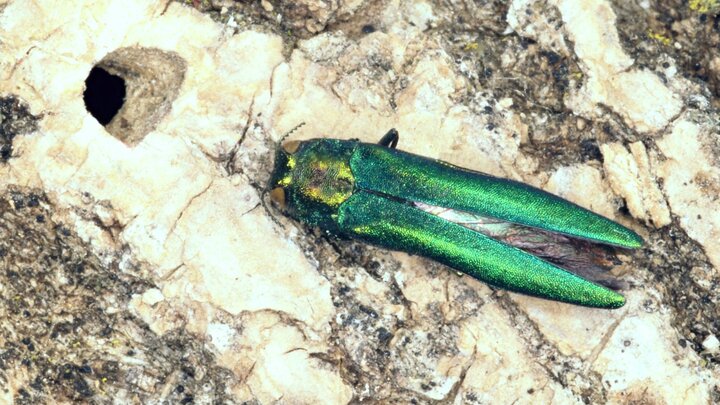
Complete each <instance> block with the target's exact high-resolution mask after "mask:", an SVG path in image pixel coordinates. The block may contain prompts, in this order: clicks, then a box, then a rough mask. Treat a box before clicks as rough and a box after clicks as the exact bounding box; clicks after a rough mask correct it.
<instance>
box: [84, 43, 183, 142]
mask: <svg viewBox="0 0 720 405" xmlns="http://www.w3.org/2000/svg"><path fill="white" fill-rule="evenodd" d="M186 70H187V63H186V62H185V60H183V59H182V58H181V57H180V56H179V55H178V54H176V53H174V52H168V51H163V50H160V49H156V48H142V47H128V48H120V49H117V50H115V51H113V52H111V53H109V54H108V55H107V56H105V57H104V58H103V59H102V60H101V61H100V62H98V63H97V64H96V65H95V66H94V67H93V68H92V69H91V70H90V74H89V75H88V77H87V79H86V80H85V91H84V93H83V99H84V101H85V107H86V108H87V110H88V112H89V113H90V114H91V115H92V116H93V117H95V119H97V120H98V122H99V123H100V124H102V125H103V126H104V127H105V129H106V130H107V131H108V132H109V133H110V134H111V135H113V136H114V137H116V138H118V139H120V140H121V141H123V142H124V143H126V144H128V145H136V144H137V143H138V142H140V141H141V140H142V139H143V138H144V137H145V135H147V134H148V133H150V132H151V131H153V130H154V129H155V128H156V127H157V125H158V123H160V121H161V120H162V119H163V118H164V117H165V116H166V115H167V114H168V113H169V112H170V109H171V107H172V103H173V101H175V99H176V98H177V95H178V92H179V90H180V86H181V85H182V82H183V80H184V78H185V72H186Z"/></svg>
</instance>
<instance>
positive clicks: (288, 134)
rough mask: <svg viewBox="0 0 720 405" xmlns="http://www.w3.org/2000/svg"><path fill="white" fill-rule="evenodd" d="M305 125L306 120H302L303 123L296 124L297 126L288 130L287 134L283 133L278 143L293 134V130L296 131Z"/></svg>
mask: <svg viewBox="0 0 720 405" xmlns="http://www.w3.org/2000/svg"><path fill="white" fill-rule="evenodd" d="M303 125H305V122H304V121H303V122H301V123H299V124H298V125H296V126H295V128H293V129H291V130H289V131H288V132H286V133H285V135H283V136H282V138H280V141H279V142H278V143H282V141H284V140H285V138H287V137H288V136H290V134H292V133H293V132H295V131H297V130H298V129H300V127H302V126H303Z"/></svg>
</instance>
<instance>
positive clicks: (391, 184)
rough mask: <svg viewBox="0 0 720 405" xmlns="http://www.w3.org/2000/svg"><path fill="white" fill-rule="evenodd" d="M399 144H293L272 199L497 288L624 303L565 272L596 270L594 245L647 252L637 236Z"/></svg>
mask: <svg viewBox="0 0 720 405" xmlns="http://www.w3.org/2000/svg"><path fill="white" fill-rule="evenodd" d="M397 141H398V134H397V131H395V130H391V131H390V132H388V133H387V134H386V135H385V136H384V137H383V138H382V140H381V141H380V143H379V144H368V143H362V142H359V141H353V140H350V141H344V140H338V139H312V140H308V141H291V142H287V143H285V144H284V145H283V146H282V148H278V152H277V155H276V161H275V170H274V173H273V175H272V179H271V184H270V188H271V190H272V191H271V193H270V196H271V199H272V200H273V201H275V202H276V203H278V204H279V205H280V206H282V207H283V209H284V210H285V211H286V212H287V214H288V215H289V216H291V217H293V218H295V219H297V220H300V221H303V222H305V223H308V224H310V225H313V226H318V227H320V228H323V229H326V230H328V231H330V232H332V233H334V234H336V235H340V236H345V237H351V238H356V239H360V240H362V241H365V242H367V243H370V244H373V245H377V246H382V247H384V248H387V249H392V250H399V251H404V252H407V253H410V254H417V255H422V256H425V257H428V258H431V259H433V260H436V261H438V262H440V263H443V264H445V265H447V266H450V267H452V268H453V269H456V270H459V271H461V272H463V273H465V274H468V275H470V276H472V277H475V278H477V279H479V280H482V281H484V282H487V283H489V284H491V285H494V286H497V287H501V288H505V289H508V290H511V291H516V292H519V293H523V294H529V295H534V296H537V297H542V298H547V299H551V300H556V301H562V302H567V303H572V304H578V305H584V306H589V307H598V308H618V307H621V306H622V305H623V304H624V303H625V298H624V297H623V296H622V295H621V294H619V293H617V292H615V291H613V290H612V289H609V288H606V287H604V286H602V285H600V284H597V283H594V282H591V281H588V280H586V279H584V278H583V277H580V276H578V275H576V274H573V273H572V272H570V271H567V270H566V269H570V270H573V271H575V270H579V271H576V272H579V273H581V272H582V271H580V270H583V269H584V268H589V267H597V266H595V264H593V263H594V262H597V260H595V259H594V257H595V256H596V255H595V254H593V252H594V251H593V250H592V248H591V247H587V246H590V245H592V244H590V243H588V242H599V243H602V244H606V245H611V246H617V247H623V248H638V247H640V246H641V245H642V243H643V241H642V239H641V238H640V236H638V235H637V234H636V233H635V232H633V231H631V230H630V229H627V228H625V227H623V226H622V225H619V224H617V223H615V222H613V221H611V220H609V219H607V218H605V217H603V216H600V215H598V214H595V213H593V212H591V211H588V210H586V209H584V208H581V207H579V206H577V205H575V204H573V203H571V202H569V201H566V200H563V199H562V198H559V197H557V196H554V195H552V194H549V193H547V192H544V191H542V190H539V189H537V188H534V187H531V186H528V185H526V184H523V183H519V182H516V181H512V180H507V179H500V178H496V177H492V176H489V175H486V174H482V173H479V172H475V171H471V170H467V169H463V168H460V167H457V166H453V165H451V164H449V163H445V162H442V161H439V160H434V159H429V158H425V157H422V156H417V155H413V154H410V153H406V152H402V151H399V150H397V149H395V146H396V145H397ZM438 210H440V211H438ZM447 211H452V212H455V213H459V214H460V215H461V218H463V217H462V215H465V217H464V218H465V219H461V220H457V219H452V218H449V217H448V216H447V215H444V213H446V212H447ZM468 216H469V217H470V218H471V220H467V218H468ZM456 217H457V216H456ZM554 235H557V236H554ZM574 241H577V242H574ZM536 255H537V256H536ZM538 256H539V257H538ZM540 257H542V258H545V259H546V260H543V259H542V258H540ZM551 262H552V263H551ZM553 263H554V264H553ZM578 263H580V264H578ZM563 267H564V268H563ZM601 267H602V266H601ZM604 284H606V285H610V286H612V283H604Z"/></svg>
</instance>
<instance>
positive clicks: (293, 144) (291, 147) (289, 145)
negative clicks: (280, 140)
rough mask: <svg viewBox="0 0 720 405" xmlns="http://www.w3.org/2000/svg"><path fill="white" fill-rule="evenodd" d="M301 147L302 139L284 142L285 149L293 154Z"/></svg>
mask: <svg viewBox="0 0 720 405" xmlns="http://www.w3.org/2000/svg"><path fill="white" fill-rule="evenodd" d="M299 147H300V141H287V142H285V143H284V144H282V148H283V150H284V151H285V152H287V153H289V154H291V155H292V154H293V153H295V152H297V150H298V148H299Z"/></svg>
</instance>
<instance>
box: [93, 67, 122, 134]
mask: <svg viewBox="0 0 720 405" xmlns="http://www.w3.org/2000/svg"><path fill="white" fill-rule="evenodd" d="M83 99H84V100H85V108H87V110H88V112H89V113H90V114H92V116H93V117H95V119H96V120H98V122H99V123H100V124H102V125H107V124H109V123H110V121H112V119H113V117H114V116H115V115H117V113H118V111H120V108H121V107H122V106H123V103H124V102H125V80H123V78H122V77H119V76H115V75H112V74H110V73H109V72H108V71H107V70H105V69H103V68H101V67H97V66H96V67H94V68H92V70H91V71H90V75H89V76H88V77H87V79H85V92H84V93H83Z"/></svg>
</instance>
